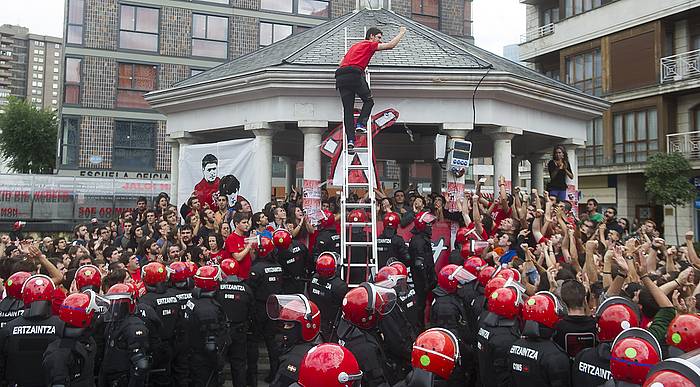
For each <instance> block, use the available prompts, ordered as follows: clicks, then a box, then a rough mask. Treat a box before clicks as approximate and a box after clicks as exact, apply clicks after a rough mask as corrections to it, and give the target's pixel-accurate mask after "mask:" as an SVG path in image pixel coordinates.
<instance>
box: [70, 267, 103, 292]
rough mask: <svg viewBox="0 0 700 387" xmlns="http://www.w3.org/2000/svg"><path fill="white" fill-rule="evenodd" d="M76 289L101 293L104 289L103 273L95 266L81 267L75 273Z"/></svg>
mask: <svg viewBox="0 0 700 387" xmlns="http://www.w3.org/2000/svg"><path fill="white" fill-rule="evenodd" d="M75 287H76V288H78V291H80V292H84V291H86V290H88V289H89V290H92V291H93V292H95V293H99V291H100V288H101V287H102V273H100V269H99V268H98V267H97V266H95V265H84V266H80V267H79V268H78V270H76V272H75Z"/></svg>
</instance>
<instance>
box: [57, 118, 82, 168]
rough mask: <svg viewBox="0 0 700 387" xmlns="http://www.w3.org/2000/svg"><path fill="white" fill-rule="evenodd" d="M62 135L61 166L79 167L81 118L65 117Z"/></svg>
mask: <svg viewBox="0 0 700 387" xmlns="http://www.w3.org/2000/svg"><path fill="white" fill-rule="evenodd" d="M62 128H63V129H62V133H61V164H62V165H65V166H78V155H79V149H80V118H79V117H69V116H63V125H62Z"/></svg>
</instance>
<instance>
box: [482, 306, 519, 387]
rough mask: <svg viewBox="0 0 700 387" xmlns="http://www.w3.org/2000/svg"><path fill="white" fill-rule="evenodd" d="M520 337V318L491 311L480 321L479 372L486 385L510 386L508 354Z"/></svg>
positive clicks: (487, 386)
mask: <svg viewBox="0 0 700 387" xmlns="http://www.w3.org/2000/svg"><path fill="white" fill-rule="evenodd" d="M519 338H520V329H519V324H518V320H509V319H506V318H503V317H501V316H498V315H496V314H494V313H489V314H488V315H487V316H486V318H484V319H483V320H482V321H480V322H479V330H478V334H477V344H476V349H477V357H478V359H479V374H480V375H482V377H481V384H482V385H483V386H484V387H507V386H510V370H509V369H508V368H506V367H507V363H508V354H509V353H510V348H511V346H512V345H513V343H514V342H515V341H516V340H518V339H519Z"/></svg>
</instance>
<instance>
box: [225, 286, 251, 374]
mask: <svg viewBox="0 0 700 387" xmlns="http://www.w3.org/2000/svg"><path fill="white" fill-rule="evenodd" d="M216 299H217V300H218V301H219V304H221V307H222V308H223V309H224V313H225V314H226V318H227V319H228V324H229V327H228V329H229V331H228V332H229V341H230V345H229V348H228V359H229V362H230V363H231V376H232V379H233V386H234V387H244V386H245V385H246V354H247V349H248V343H247V336H248V329H249V328H250V327H251V326H252V318H253V310H254V308H255V298H254V296H253V291H252V290H251V289H250V286H248V285H247V284H245V283H243V281H242V280H241V279H240V278H238V277H237V276H228V277H226V278H225V279H224V280H223V281H222V282H221V283H220V284H219V291H218V292H217V294H216Z"/></svg>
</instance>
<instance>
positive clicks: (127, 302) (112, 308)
mask: <svg viewBox="0 0 700 387" xmlns="http://www.w3.org/2000/svg"><path fill="white" fill-rule="evenodd" d="M107 299H109V300H110V303H109V307H108V308H107V313H105V322H111V321H119V320H122V319H124V318H126V317H127V316H128V315H129V314H130V313H131V304H132V301H131V295H130V294H110V295H108V296H107Z"/></svg>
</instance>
